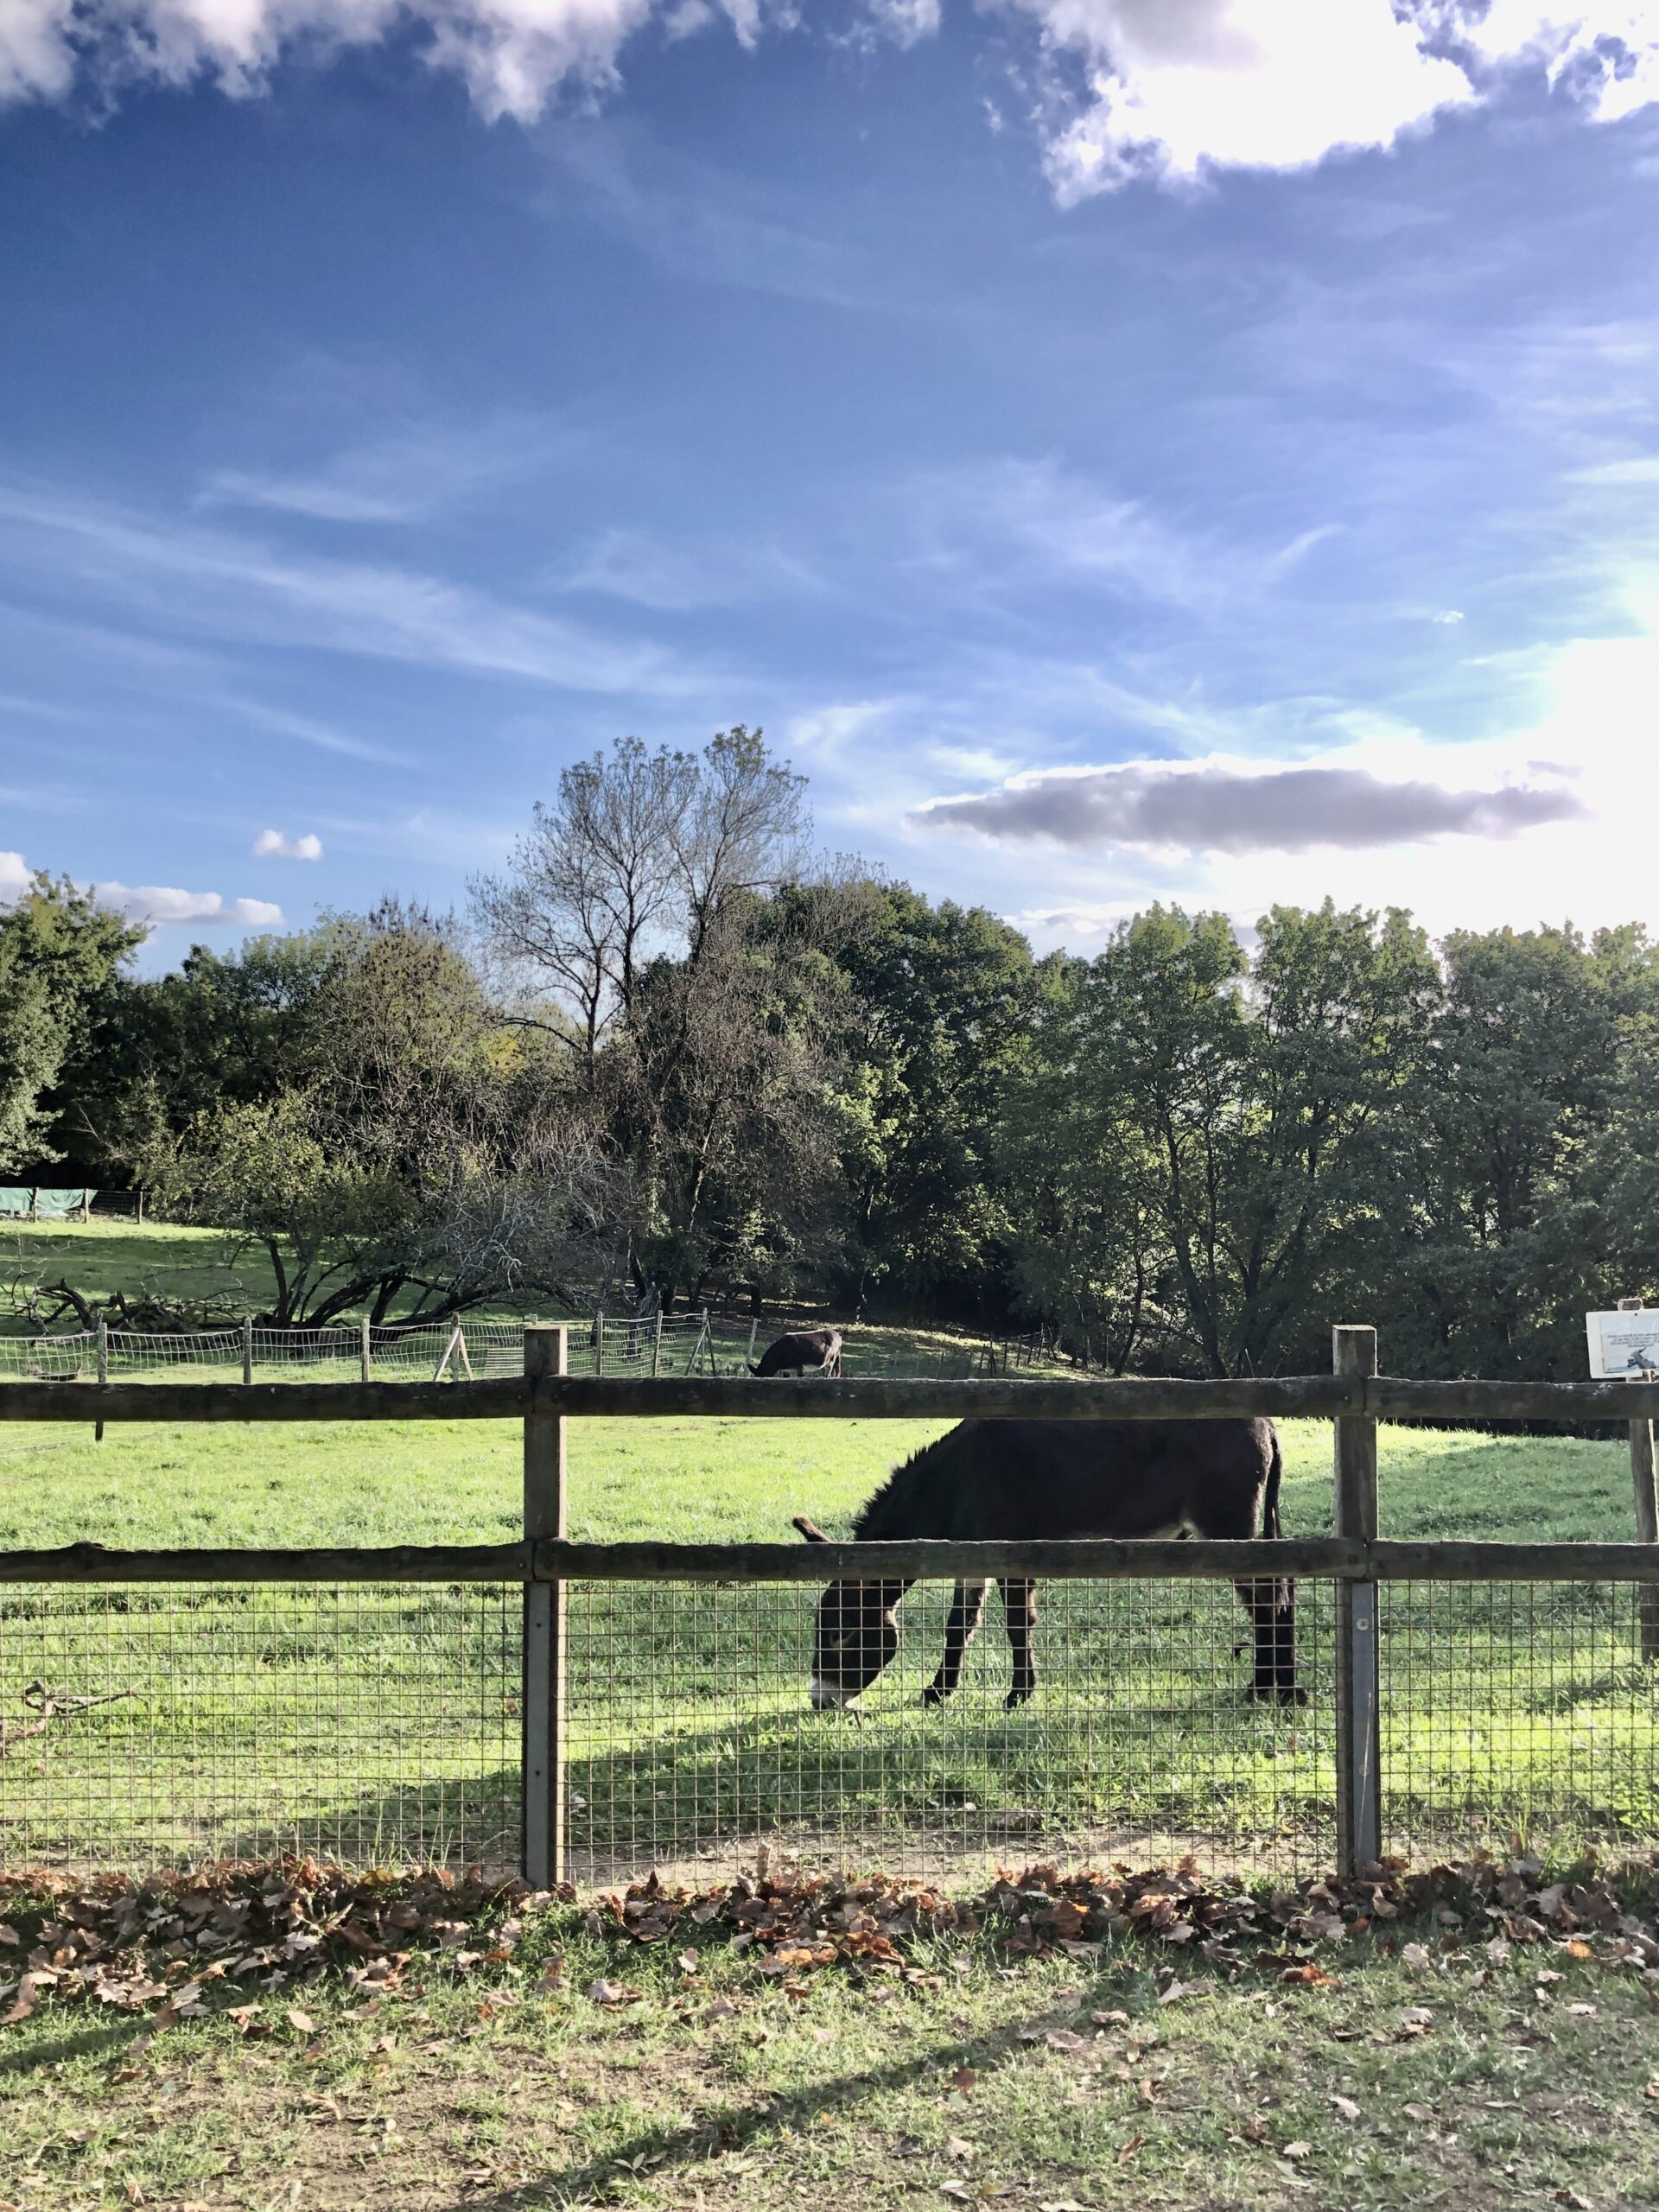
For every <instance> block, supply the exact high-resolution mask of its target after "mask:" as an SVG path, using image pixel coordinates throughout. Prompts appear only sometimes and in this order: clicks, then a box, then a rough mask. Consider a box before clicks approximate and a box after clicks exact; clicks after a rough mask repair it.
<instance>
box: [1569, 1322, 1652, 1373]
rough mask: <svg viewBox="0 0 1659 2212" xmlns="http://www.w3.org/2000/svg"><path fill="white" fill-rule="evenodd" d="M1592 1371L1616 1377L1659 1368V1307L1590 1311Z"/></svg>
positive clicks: (1586, 1323)
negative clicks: (1621, 1311)
mask: <svg viewBox="0 0 1659 2212" xmlns="http://www.w3.org/2000/svg"><path fill="white" fill-rule="evenodd" d="M1584 1325H1585V1328H1586V1331H1587V1332H1588V1334H1589V1338H1590V1372H1591V1373H1592V1375H1595V1376H1620V1375H1633V1374H1634V1375H1639V1374H1640V1373H1641V1372H1642V1370H1643V1368H1648V1367H1651V1368H1654V1369H1656V1370H1659V1306H1637V1307H1636V1308H1635V1309H1634V1311H1625V1312H1623V1313H1586V1315H1585V1317H1584Z"/></svg>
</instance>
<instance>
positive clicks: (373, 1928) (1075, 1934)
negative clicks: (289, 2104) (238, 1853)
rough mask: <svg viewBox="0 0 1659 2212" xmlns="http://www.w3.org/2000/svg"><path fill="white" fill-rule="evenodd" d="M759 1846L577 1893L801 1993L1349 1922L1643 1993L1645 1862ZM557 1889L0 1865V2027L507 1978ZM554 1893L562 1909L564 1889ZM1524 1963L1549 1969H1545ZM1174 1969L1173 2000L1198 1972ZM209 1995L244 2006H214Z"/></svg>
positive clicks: (599, 1986) (1647, 1924)
mask: <svg viewBox="0 0 1659 2212" xmlns="http://www.w3.org/2000/svg"><path fill="white" fill-rule="evenodd" d="M765 1863H766V1862H764V1861H763V1862H762V1865H761V1867H760V1869H759V1870H758V1871H757V1872H755V1873H754V1874H753V1875H752V1876H740V1878H738V1879H737V1880H736V1881H734V1882H731V1883H727V1884H722V1885H719V1886H717V1887H715V1888H711V1889H706V1890H698V1891H693V1890H688V1889H683V1888H678V1887H669V1886H666V1885H664V1884H663V1883H662V1882H660V1881H659V1880H658V1878H657V1876H656V1875H655V1874H653V1875H652V1876H651V1878H649V1880H647V1881H645V1882H641V1883H635V1884H633V1885H632V1886H631V1887H629V1888H628V1889H627V1890H626V1891H620V1892H618V1893H616V1894H614V1895H612V1896H609V1897H604V1898H602V1899H601V1900H600V1901H598V1902H597V1903H596V1904H593V1905H591V1906H590V1907H588V1909H587V1911H586V1914H585V1919H586V1923H587V1926H588V1929H589V1931H590V1932H591V1933H592V1934H593V1935H594V1936H599V1937H601V1938H606V1939H610V1940H612V1941H618V1940H620V1941H622V1942H625V1943H632V1944H642V1945H644V1944H655V1943H669V1942H675V1943H678V1944H680V1945H682V1946H683V1947H685V1948H682V1949H681V1951H680V1953H679V1965H680V1968H681V1971H682V1973H683V1974H685V1975H687V1976H688V1977H695V1975H696V1970H697V1967H698V1964H699V1962H700V1961H701V1958H702V1952H701V1950H700V1949H699V1948H696V1946H697V1945H699V1944H704V1945H706V1944H707V1943H708V1942H710V1941H711V1940H714V1939H715V1938H720V1939H723V1940H724V1941H725V1942H727V1943H728V1944H729V1947H730V1948H731V1949H732V1950H733V1951H735V1952H738V1953H740V1954H747V1955H748V1956H749V1957H750V1959H751V1960H752V1961H753V1965H754V1967H755V1969H756V1971H757V1972H758V1973H759V1974H761V1975H762V1976H765V1977H766V1978H767V1979H769V1980H776V1981H778V1982H780V1983H781V1984H782V1986H783V1987H784V1988H785V1990H786V1991H788V1992H789V1993H791V1994H797V1993H801V1991H802V1990H803V1989H804V1983H803V1981H802V1979H801V1978H802V1977H803V1976H804V1975H806V1974H811V1973H814V1972H816V1971H818V1970H821V1969H823V1968H824V1967H845V1968H848V1969H850V1970H852V1971H854V1972H855V1973H858V1974H863V1975H875V1976H886V1977H892V1978H893V1979H895V1980H897V1979H902V1980H905V1981H907V1982H912V1983H918V1984H924V1985H931V1984H933V1983H934V1982H935V1981H936V1980H937V1977H936V1976H935V1975H934V1974H931V1973H929V1972H928V1971H926V1970H925V1967H924V1966H922V1965H918V1964H917V1963H916V1962H915V1961H916V1960H917V1958H918V1955H920V1954H922V1953H925V1950H926V1949H927V1948H930V1947H931V1945H933V1944H934V1943H936V1942H941V1941H944V1940H948V1939H958V1940H959V1939H962V1938H965V1937H969V1936H977V1935H983V1936H986V1937H987V1938H988V1940H989V1942H990V1943H991V1945H992V1947H993V1948H995V1951H997V1952H998V1953H1000V1954H1001V1955H1003V1956H1005V1957H1008V1958H1014V1959H1020V1958H1047V1957H1053V1956H1056V1955H1064V1956H1065V1957H1068V1958H1072V1959H1077V1960H1080V1961H1088V1960H1095V1959H1098V1958H1100V1957H1102V1956H1103V1955H1104V1953H1105V1952H1106V1951H1107V1949H1108V1948H1109V1947H1110V1946H1112V1945H1115V1944H1116V1945H1120V1946H1121V1945H1122V1944H1123V1943H1124V1942H1133V1943H1137V1944H1144V1945H1147V1946H1151V1947H1155V1948H1160V1949H1164V1950H1166V1951H1172V1950H1173V1951H1175V1952H1178V1953H1179V1952H1181V1951H1185V1953H1186V1954H1187V1955H1189V1956H1192V1955H1197V1956H1201V1957H1203V1958H1204V1959H1205V1960H1207V1961H1210V1962H1211V1966H1212V1967H1219V1968H1220V1969H1221V1970H1222V1972H1223V1973H1224V1974H1227V1975H1229V1976H1231V1975H1235V1974H1237V1973H1238V1972H1240V1971H1241V1970H1243V1969H1254V1970H1261V1971H1265V1972H1268V1973H1270V1974H1273V1975H1274V1976H1275V1978H1276V1979H1277V1980H1280V1981H1281V1982H1285V1983H1289V1984H1298V1983H1300V1984H1306V1985H1313V1986H1317V1985H1319V1984H1320V1983H1324V1982H1328V1981H1330V1980H1332V1973H1331V1970H1330V1969H1331V1966H1332V1964H1334V1963H1335V1961H1336V1958H1337V1955H1338V1947H1339V1946H1342V1945H1344V1944H1348V1943H1351V1942H1353V1941H1354V1940H1355V1939H1356V1938H1360V1937H1370V1938H1371V1939H1372V1940H1373V1941H1374V1942H1379V1943H1380V1945H1381V1947H1382V1948H1384V1949H1385V1950H1388V1951H1391V1952H1392V1951H1395V1950H1398V1951H1399V1953H1400V1955H1402V1957H1403V1958H1404V1959H1405V1960H1406V1961H1407V1963H1408V1964H1409V1965H1412V1966H1414V1967H1423V1968H1428V1967H1433V1966H1436V1965H1443V1964H1445V1963H1446V1962H1447V1961H1449V1960H1451V1959H1452V1958H1453V1957H1454V1956H1455V1955H1458V1954H1459V1953H1464V1954H1467V1955H1471V1962H1472V1955H1473V1953H1474V1952H1475V1950H1476V1949H1477V1948H1479V1949H1480V1951H1481V1955H1482V1956H1484V1959H1485V1960H1486V1961H1488V1962H1489V1965H1496V1964H1499V1963H1502V1961H1503V1960H1505V1959H1506V1958H1507V1957H1508V1956H1509V1955H1510V1951H1511V1949H1512V1948H1514V1947H1516V1946H1517V1945H1531V1946H1536V1947H1538V1949H1537V1952H1536V1956H1537V1957H1538V1959H1539V1960H1540V1961H1542V1960H1543V1959H1544V1958H1545V1957H1546V1956H1548V1955H1551V1954H1552V1953H1554V1952H1557V1951H1559V1952H1560V1953H1562V1954H1564V1955H1565V1956H1566V1957H1567V1958H1568V1959H1573V1960H1586V1961H1588V1960H1594V1961H1599V1962H1600V1963H1602V1964H1603V1965H1605V1966H1610V1967H1625V1968H1630V1969H1633V1970H1635V1971H1637V1972H1639V1973H1641V1974H1643V1975H1644V1976H1647V1977H1649V1986H1650V1987H1653V1988H1659V1936H1656V1933H1655V1922H1656V1904H1659V1862H1656V1864H1655V1865H1651V1866H1634V1865H1626V1866H1624V1867H1622V1868H1620V1869H1618V1870H1617V1871H1616V1872H1607V1871H1604V1870H1603V1869H1602V1868H1601V1867H1600V1866H1599V1865H1598V1864H1597V1862H1596V1861H1595V1860H1594V1859H1593V1858H1592V1859H1586V1861H1584V1862H1583V1863H1582V1864H1581V1865H1580V1866H1579V1868H1578V1869H1577V1870H1576V1872H1575V1874H1574V1875H1573V1877H1571V1878H1562V1879H1549V1880H1547V1879H1546V1878H1545V1869H1544V1867H1543V1866H1542V1865H1541V1862H1540V1861H1539V1860H1537V1859H1533V1858H1530V1857H1528V1856H1526V1855H1524V1854H1523V1853H1516V1854H1515V1855H1514V1856H1512V1857H1510V1858H1507V1859H1497V1858H1494V1857H1491V1856H1489V1855H1486V1854H1478V1855H1477V1856H1476V1857H1474V1858H1472V1859H1465V1860H1460V1861H1459V1862H1457V1863H1456V1864H1454V1865H1445V1866H1435V1867H1432V1868H1430V1869H1428V1870H1427V1871H1426V1872H1408V1871H1407V1870H1406V1869H1405V1868H1404V1867H1403V1866H1402V1865H1401V1864H1400V1863H1398V1862H1395V1861H1390V1862H1387V1863H1384V1864H1383V1865H1380V1866H1374V1867H1372V1868H1370V1869H1369V1870H1368V1872H1367V1873H1366V1874H1365V1875H1364V1877H1363V1878H1360V1879H1358V1880H1356V1881H1348V1882H1339V1881H1337V1880H1335V1879H1334V1878H1331V1879H1325V1880H1306V1881H1303V1882H1301V1883H1299V1884H1298V1885H1296V1886H1294V1888H1287V1889H1281V1890H1274V1891H1267V1890H1262V1889H1251V1888H1249V1887H1248V1886H1247V1885H1245V1884H1244V1883H1243V1881H1240V1880H1236V1879H1230V1880H1229V1879H1223V1880H1206V1879H1205V1878H1204V1877H1202V1876H1201V1875H1200V1874H1199V1873H1198V1870H1197V1867H1196V1866H1195V1864H1194V1862H1193V1861H1192V1860H1191V1859H1185V1860H1183V1861H1182V1862H1181V1864H1180V1865H1179V1866H1176V1867H1175V1868H1173V1870H1172V1869H1169V1868H1150V1869H1144V1870H1136V1869H1134V1868H1131V1867H1128V1866H1112V1867H1110V1868H1109V1869H1108V1870H1107V1871H1106V1872H1098V1871H1096V1870H1093V1869H1085V1870H1083V1871H1081V1872H1071V1873H1062V1872H1059V1871H1058V1869H1057V1868H1055V1867H1052V1866H1032V1867H1027V1869H1026V1870H1025V1872H1022V1873H1019V1874H1014V1873H1000V1874H999V1875H998V1876H997V1878H996V1879H995V1882H993V1883H992V1884H991V1885H990V1886H989V1888H988V1889H987V1890H984V1891H982V1892H981V1893H980V1894H978V1895H977V1896H975V1897H949V1896H946V1895H945V1894H944V1892H942V1891H938V1890H936V1889H931V1888H928V1887H927V1886H925V1885H923V1884H921V1883H918V1882H913V1881H900V1880H897V1879H893V1878H888V1877H886V1876H879V1875H877V1876H871V1877H870V1878H868V1879H864V1880H858V1881H847V1880H844V1879H842V1878H832V1877H830V1876H828V1875H819V1874H813V1873H810V1872H805V1871H803V1870H801V1869H798V1868H796V1867H794V1866H789V1865H787V1864H785V1865H783V1866H779V1869H778V1870H777V1871H776V1872H766V1871H765ZM554 1902H555V1899H554V1898H553V1897H551V1896H550V1894H548V1893H547V1892H545V1891H543V1892H531V1891H529V1890H527V1889H526V1888H525V1887H524V1885H522V1884H519V1883H508V1884H502V1883H499V1882H492V1881H486V1880H485V1879H484V1878H482V1877H481V1876H480V1875H479V1874H478V1873H477V1872H472V1873H470V1874H467V1875H465V1876H460V1877H458V1876H456V1875H454V1874H453V1873H451V1872H448V1871H446V1870H442V1869H439V1870H435V1871H433V1872H428V1873H423V1874H416V1875H404V1876H394V1875H391V1874H386V1875H369V1876H364V1875H355V1874H348V1873H346V1872H342V1871H341V1870H340V1868H338V1867H334V1866H318V1865H316V1864H315V1863H314V1862H313V1861H311V1860H309V1859H303V1860H296V1859H289V1860H280V1861H275V1862H271V1863H268V1864H263V1865H252V1866H249V1865H235V1866H216V1867H211V1868H207V1869H204V1870H202V1871H201V1872H197V1873H194V1874H188V1875H157V1876H153V1877H152V1878H150V1879H149V1880H148V1881H146V1882H143V1883H142V1884H135V1883H132V1882H130V1881H128V1880H126V1879H124V1878H120V1877H118V1876H110V1877H105V1878H101V1879H99V1880H95V1881H92V1882H76V1881H74V1880H73V1879H69V1878H58V1877H49V1876H41V1875H34V1876H27V1877H12V1878H0V1975H3V1974H5V1973H6V1969H7V1966H8V1964H9V1963H10V1964H11V1965H12V1966H13V1967H14V1968H15V1972H16V1978H15V1979H12V1980H7V1981H5V1982H3V1983H0V2026H5V2025H10V2024H13V2023H15V2022H17V2021H21V2020H25V2019H27V2018H29V2016H30V2014H31V2013H33V2012H34V2011H35V2009H36V2006H37V2005H39V2003H40V2002H41V1999H42V1998H44V1997H46V1996H48V1995H50V1996H52V1997H54V1999H57V2000H58V2001H60V2002H75V2001H86V2002H90V2003H96V2004H99V2005H108V2006H111V2007H112V2008H114V2009H115V2010H117V2011H125V2012H135V2013H143V2014H146V2015H148V2016H149V2018H148V2024H149V2025H150V2026H152V2027H164V2026H168V2025H170V2024H172V2023H173V2022H174V2021H175V2020H181V2019H188V2018H197V2017H200V2016H201V2015H202V2014H204V2013H206V2012H208V2011H209V2010H220V2009H228V2010H229V2012H231V2014H232V2017H234V2018H238V2019H242V2020H243V2021H244V2022H245V2024H246V2025H247V2027H248V2031H249V2032H256V2031H257V2030H256V2029H255V2027H254V2026H253V2025H252V2024H251V2023H252V2018H253V2016H254V2015H255V2014H257V2012H258V2011H259V2010H260V2008H261V2006H262V2005H263V2002H264V1999H265V1998H266V1997H267V1996H269V1995H270V1994H271V1993H275V1992H277V1991H282V1990H289V1991H290V1992H292V1993H298V1992H299V1991H300V1990H301V1989H302V1988H303V1986H305V1985H306V1984H307V1983H308V1982H312V1981H315V1980H316V1979H317V1978H318V1977H319V1976H321V1975H322V1974H325V1973H327V1972H330V1971H334V1972H336V1973H339V1974H342V1975H343V1978H344V1980H345V1981H346V1986H348V1987H349V1988H351V1989H352V1990H353V1991H354V1992H357V1993H359V1995H360V1997H361V1998H362V1999H365V2000H369V2001H372V2000H375V1999H382V1998H396V1997H399V1996H403V1995H408V1994H410V1993H412V1987H411V1977H412V1978H413V1981H414V1983H415V1984H418V1982H419V1980H420V1979H421V1978H422V1977H423V1975H424V1974H427V1973H429V1972H441V1973H445V1974H451V1975H455V1974H461V1975H464V1974H475V1973H486V1972H489V1971H491V1970H494V1971H496V1972H497V1973H499V1974H507V1975H511V1974H513V1973H514V1972H516V1971H517V1970H518V1961H517V1958H516V1954H517V1951H518V1945H519V1942H520V1939H521V1938H522V1936H523V1935H524V1927H525V1920H526V1916H527V1915H529V1914H530V1913H531V1912H536V1911H540V1910H543V1909H545V1908H546V1907H549V1906H550V1905H551V1904H554ZM561 1902H563V1903H564V1904H567V1905H568V1904H572V1903H574V1899H573V1898H572V1896H571V1893H570V1892H569V1891H564V1892H563V1893H561ZM14 1922H15V1923H16V1924H13V1923H14ZM1425 1922H1427V1923H1428V1924H1429V1930H1430V1931H1431V1932H1432V1940H1433V1946H1434V1949H1433V1954H1431V1952H1430V1950H1429V1949H1428V1948H1426V1946H1425V1945H1424V1944H1423V1943H1422V1942H1405V1943H1402V1942H1400V1940H1399V1937H1398V1935H1397V1933H1396V1932H1395V1930H1393V1929H1391V1928H1390V1925H1389V1923H1405V1924H1407V1925H1412V1924H1418V1923H1425ZM24 1929H28V1930H29V1932H28V1933H27V1934H25V1933H24V1932H23V1931H24ZM562 1977H563V1965H562V1961H561V1960H560V1959H559V1958H558V1957H557V1956H555V1957H554V1958H553V1959H551V1960H550V1961H549V1962H548V1966H547V1968H546V1971H545V1973H544V1974H543V1987H544V1988H549V1989H551V1988H555V1987H558V1986H562ZM1538 1979H1539V1980H1540V1982H1541V1983H1543V1982H1547V1981H1552V1980H1557V1979H1559V1976H1558V1975H1557V1974H1554V1973H1553V1972H1552V1971H1550V1970H1549V1969H1548V1967H1544V1966H1542V1964H1540V1967H1539V1973H1538ZM693 1986H695V1981H694V1984H693ZM1172 1986H1173V1990H1174V1991H1175V1992H1177V1993H1183V1994H1184V1993H1186V1991H1187V1990H1189V1989H1191V1988H1192V1987H1193V1986H1195V1985H1192V1984H1190V1983H1189V1984H1183V1983H1181V1982H1179V1980H1177V1981H1175V1982H1174V1983H1173V1985H1172ZM219 1993H225V1994H227V1995H236V1996H239V1997H241V1998H242V1999H245V2002H243V2003H241V2004H238V2005H230V2006H228V2007H222V2006H220V2005H213V2004H210V2001H209V2000H210V1998H212V1997H213V1996H216V1995H217V1994H219ZM588 1994H589V1995H590V1996H592V1997H593V1998H594V2002H596V2003H599V2004H620V2003H622V2002H625V2001H632V2000H634V1999H637V1997H638V1995H639V1993H638V1992H637V1991H635V1990H633V1989H632V1988H631V1987H629V1986H628V1985H627V1984H626V1983H624V1982H616V1983H612V1982H610V1981H603V1980H601V1981H596V1982H594V1984H593V1985H592V1987H591V1988H590V1990H589V1992H588ZM1166 1994H1168V1992H1166ZM500 2001H517V2000H505V1999H504V2000H500ZM289 2017H290V2018H296V2019H297V2018H302V2015H299V2014H297V2013H291V2014H290V2016H289Z"/></svg>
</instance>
